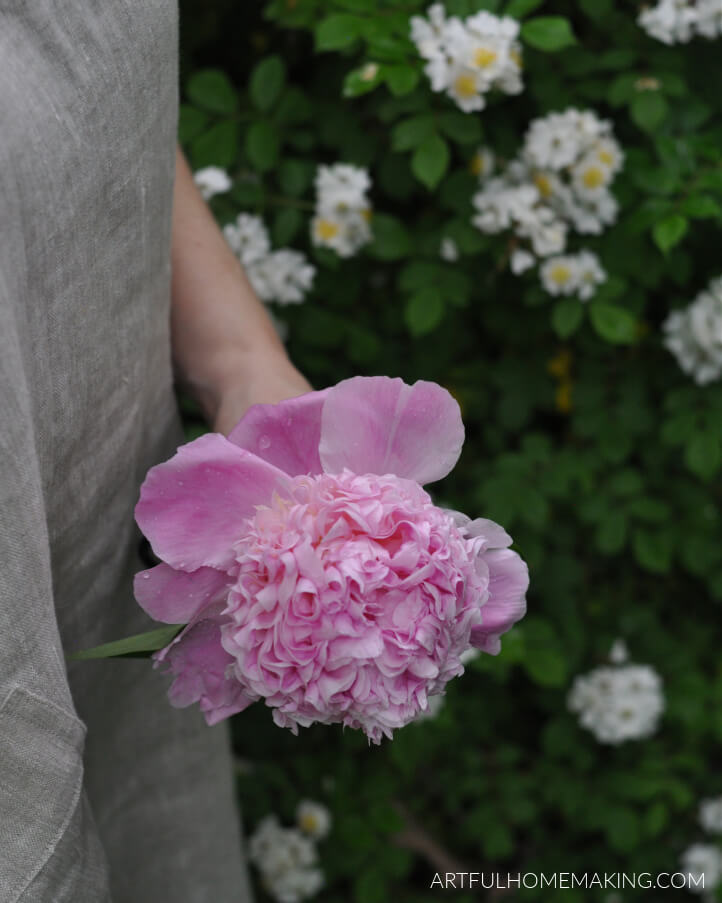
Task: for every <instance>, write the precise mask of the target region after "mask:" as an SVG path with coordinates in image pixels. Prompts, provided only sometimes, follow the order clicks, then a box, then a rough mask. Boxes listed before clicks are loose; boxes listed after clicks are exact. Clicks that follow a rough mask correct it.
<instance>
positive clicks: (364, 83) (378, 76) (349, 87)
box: [343, 63, 385, 97]
mask: <svg viewBox="0 0 722 903" xmlns="http://www.w3.org/2000/svg"><path fill="white" fill-rule="evenodd" d="M384 71H385V67H383V66H379V65H378V64H377V63H364V65H363V66H359V68H358V69H352V70H351V71H350V72H349V73H348V74H347V75H346V78H345V79H344V80H343V96H344V97H360V96H361V95H362V94H368V93H369V91H373V90H374V88H377V87H378V86H379V85H380V84H381V82H382V81H383V79H384Z"/></svg>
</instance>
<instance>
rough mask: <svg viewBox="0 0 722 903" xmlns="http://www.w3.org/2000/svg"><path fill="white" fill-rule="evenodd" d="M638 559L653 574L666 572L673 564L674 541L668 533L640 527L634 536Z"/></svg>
mask: <svg viewBox="0 0 722 903" xmlns="http://www.w3.org/2000/svg"><path fill="white" fill-rule="evenodd" d="M633 547H634V555H635V557H636V559H637V561H638V562H639V563H640V564H641V565H642V567H644V568H646V569H647V570H648V571H651V572H652V573H653V574H666V573H667V571H669V569H670V567H671V565H672V542H671V537H670V536H669V534H668V533H662V532H653V531H651V530H646V529H638V530H635V532H634V538H633Z"/></svg>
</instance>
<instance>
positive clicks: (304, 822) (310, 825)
mask: <svg viewBox="0 0 722 903" xmlns="http://www.w3.org/2000/svg"><path fill="white" fill-rule="evenodd" d="M298 826H299V828H300V829H301V830H302V831H305V832H306V833H307V834H313V832H314V831H315V830H316V828H317V827H318V819H317V818H316V816H315V815H311V814H310V813H308V812H307V813H306V814H305V815H302V816H301V818H300V819H299V820H298Z"/></svg>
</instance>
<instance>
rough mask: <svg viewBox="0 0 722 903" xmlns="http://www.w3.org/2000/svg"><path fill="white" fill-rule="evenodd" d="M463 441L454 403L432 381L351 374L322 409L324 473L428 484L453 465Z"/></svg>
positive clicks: (331, 392)
mask: <svg viewBox="0 0 722 903" xmlns="http://www.w3.org/2000/svg"><path fill="white" fill-rule="evenodd" d="M463 443H464V425H463V424H462V422H461V413H460V411H459V405H458V404H457V403H456V402H455V401H454V399H453V398H452V396H451V395H450V394H449V393H448V392H447V391H446V389H443V388H442V387H441V386H437V385H436V383H430V382H423V381H419V382H416V383H414V384H413V386H409V385H407V384H406V383H405V382H404V381H403V380H401V379H390V378H389V377H387V376H373V377H363V376H355V377H353V379H347V380H344V381H343V382H340V383H339V384H338V385H337V386H334V387H333V388H332V389H330V390H329V392H328V396H327V397H326V401H325V403H324V406H323V412H322V415H321V443H320V447H319V451H320V457H321V463H322V465H323V469H324V471H326V473H340V472H341V471H342V470H343V469H344V468H345V467H346V468H348V469H349V470H351V471H353V472H354V473H358V474H366V473H374V474H381V475H383V474H388V473H391V474H396V476H398V477H404V478H406V479H409V480H416V482H417V483H421V484H424V483H433V482H434V481H435V480H440V479H441V478H442V477H445V476H446V474H447V473H449V471H450V470H451V469H452V467H453V466H454V464H456V461H457V460H458V457H459V455H460V453H461V446H462V445H463Z"/></svg>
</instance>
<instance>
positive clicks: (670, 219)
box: [652, 213, 689, 254]
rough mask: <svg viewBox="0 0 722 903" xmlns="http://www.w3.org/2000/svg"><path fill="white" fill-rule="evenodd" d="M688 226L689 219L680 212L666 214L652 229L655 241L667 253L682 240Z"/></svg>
mask: <svg viewBox="0 0 722 903" xmlns="http://www.w3.org/2000/svg"><path fill="white" fill-rule="evenodd" d="M688 228H689V220H688V219H687V218H686V217H685V216H681V215H680V214H679V213H673V214H672V215H671V216H666V217H665V218H664V219H663V220H660V221H659V222H658V223H655V225H654V228H653V229H652V236H653V238H654V243H655V244H656V245H657V247H658V248H659V250H660V251H662V252H663V253H665V254H666V253H667V251H669V250H671V249H672V248H673V247H674V246H675V245H676V244H679V242H680V241H682V239H683V238H684V236H685V234H686V232H687V229H688Z"/></svg>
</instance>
